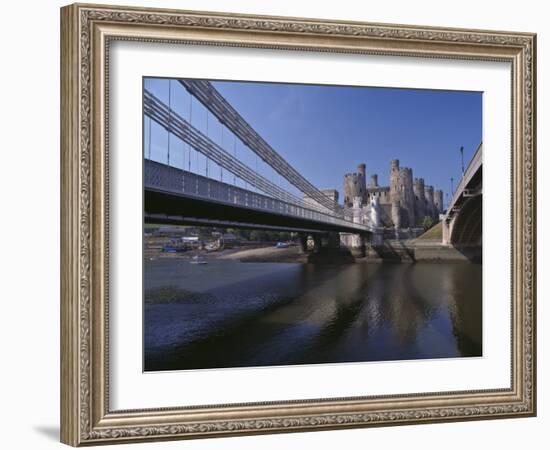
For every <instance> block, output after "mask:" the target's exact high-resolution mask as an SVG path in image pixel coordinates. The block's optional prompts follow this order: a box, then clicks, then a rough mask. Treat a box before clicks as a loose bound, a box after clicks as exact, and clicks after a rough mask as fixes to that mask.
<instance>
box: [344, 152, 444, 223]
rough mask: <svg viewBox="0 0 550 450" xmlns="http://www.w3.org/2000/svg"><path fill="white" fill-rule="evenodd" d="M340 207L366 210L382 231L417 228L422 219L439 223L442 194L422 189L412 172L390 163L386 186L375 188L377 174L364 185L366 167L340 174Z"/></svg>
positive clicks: (430, 187) (422, 182) (361, 165)
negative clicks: (342, 189) (342, 203)
mask: <svg viewBox="0 0 550 450" xmlns="http://www.w3.org/2000/svg"><path fill="white" fill-rule="evenodd" d="M344 207H347V208H368V209H369V210H370V211H376V212H372V213H371V214H375V215H376V217H375V218H373V221H374V222H376V224H377V225H380V226H382V227H385V228H396V229H400V228H416V227H421V226H422V224H423V222H424V219H425V217H430V218H432V219H433V220H434V221H435V222H437V221H438V220H439V214H441V213H442V212H443V191H441V190H435V191H434V187H433V186H426V185H425V184H424V179H423V178H414V179H413V174H412V169H411V168H409V167H399V160H398V159H393V160H391V161H390V185H389V186H379V185H378V175H377V174H373V175H371V177H370V183H369V185H368V186H367V181H366V166H365V164H359V166H358V168H357V172H355V173H348V174H346V175H344Z"/></svg>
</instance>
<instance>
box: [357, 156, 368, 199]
mask: <svg viewBox="0 0 550 450" xmlns="http://www.w3.org/2000/svg"><path fill="white" fill-rule="evenodd" d="M357 173H358V174H359V183H360V187H359V196H360V197H361V199H362V201H363V202H364V201H365V199H366V198H367V166H366V165H365V163H361V164H359V165H358V166H357Z"/></svg>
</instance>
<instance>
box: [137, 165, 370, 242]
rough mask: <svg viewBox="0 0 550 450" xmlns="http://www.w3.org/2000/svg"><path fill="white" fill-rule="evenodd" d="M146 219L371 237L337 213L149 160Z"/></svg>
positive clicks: (360, 226) (146, 179) (146, 166)
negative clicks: (167, 216)
mask: <svg viewBox="0 0 550 450" xmlns="http://www.w3.org/2000/svg"><path fill="white" fill-rule="evenodd" d="M144 187H145V191H146V196H145V210H146V214H149V215H146V220H154V218H155V217H156V218H157V219H159V218H160V217H161V216H160V215H159V214H160V213H164V214H171V215H174V214H177V215H181V216H182V217H183V216H185V217H187V219H188V221H189V220H191V221H196V220H198V219H199V218H202V219H204V222H205V224H208V221H209V220H216V221H217V223H223V222H228V223H229V222H232V223H237V222H241V223H246V224H247V225H249V226H252V225H253V224H257V225H259V226H260V227H261V226H266V225H269V226H271V227H275V228H277V229H291V228H292V229H307V230H326V231H342V232H356V233H357V232H369V231H371V230H370V228H368V227H367V226H365V225H362V224H357V223H353V222H352V221H351V220H347V219H345V218H342V217H338V216H335V215H333V213H323V212H321V211H318V210H313V209H308V208H305V207H303V206H299V205H295V204H292V203H289V202H284V201H282V200H279V199H274V198H270V197H268V196H266V195H263V194H259V193H256V192H251V191H249V190H247V189H243V188H241V187H237V186H233V185H230V184H228V183H223V182H221V181H216V180H213V179H211V178H207V177H204V176H201V175H197V174H195V173H192V172H188V171H185V170H181V169H178V168H176V167H172V166H168V165H166V164H161V163H158V162H155V161H151V160H147V159H146V160H145V161H144Z"/></svg>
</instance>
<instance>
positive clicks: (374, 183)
mask: <svg viewBox="0 0 550 450" xmlns="http://www.w3.org/2000/svg"><path fill="white" fill-rule="evenodd" d="M370 187H371V188H376V187H378V175H377V174H372V175H371V176H370Z"/></svg>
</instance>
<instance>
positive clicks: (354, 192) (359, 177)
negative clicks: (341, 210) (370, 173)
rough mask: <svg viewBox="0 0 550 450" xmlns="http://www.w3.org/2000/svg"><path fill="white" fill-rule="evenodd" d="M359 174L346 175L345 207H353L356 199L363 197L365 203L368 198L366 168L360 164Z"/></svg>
mask: <svg viewBox="0 0 550 450" xmlns="http://www.w3.org/2000/svg"><path fill="white" fill-rule="evenodd" d="M357 170H358V171H357V172H355V173H348V174H346V175H344V205H345V206H348V207H351V206H352V205H353V199H354V198H355V197H361V199H362V201H364V199H365V196H366V190H367V185H366V178H365V177H366V175H365V172H366V166H365V164H359V166H358V167H357Z"/></svg>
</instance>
